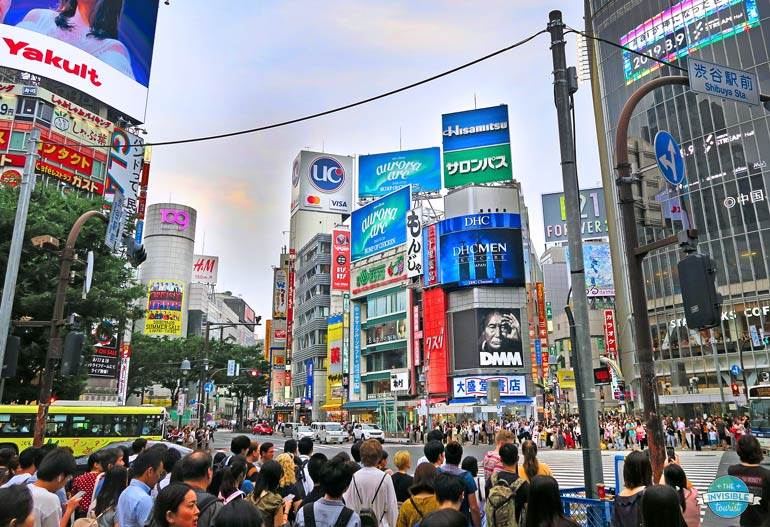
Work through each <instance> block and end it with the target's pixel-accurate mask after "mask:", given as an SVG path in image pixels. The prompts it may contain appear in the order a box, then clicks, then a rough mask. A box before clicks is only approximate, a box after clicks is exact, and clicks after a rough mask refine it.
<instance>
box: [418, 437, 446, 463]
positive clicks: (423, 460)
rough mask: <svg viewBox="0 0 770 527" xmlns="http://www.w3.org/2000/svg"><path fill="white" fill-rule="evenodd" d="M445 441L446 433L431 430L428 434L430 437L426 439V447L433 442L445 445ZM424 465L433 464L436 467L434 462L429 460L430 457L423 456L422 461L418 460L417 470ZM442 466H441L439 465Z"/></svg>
mask: <svg viewBox="0 0 770 527" xmlns="http://www.w3.org/2000/svg"><path fill="white" fill-rule="evenodd" d="M443 440H444V433H443V432H442V431H441V430H435V429H434V430H431V431H430V432H428V437H427V438H426V439H425V445H426V446H427V444H428V443H430V442H431V441H438V442H439V443H441V444H442V445H443ZM423 453H425V449H424V447H423ZM422 463H432V464H434V465H435V463H434V462H433V461H430V460H428V457H427V456H425V455H423V456H422V457H421V458H420V459H418V460H417V464H416V465H415V468H417V467H419V466H420V465H421V464H422ZM437 466H440V465H437Z"/></svg>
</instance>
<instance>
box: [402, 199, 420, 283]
mask: <svg viewBox="0 0 770 527" xmlns="http://www.w3.org/2000/svg"><path fill="white" fill-rule="evenodd" d="M421 274H422V209H421V208H418V209H410V210H409V212H407V214H406V275H407V276H408V277H409V278H412V277H414V276H420V275H421Z"/></svg>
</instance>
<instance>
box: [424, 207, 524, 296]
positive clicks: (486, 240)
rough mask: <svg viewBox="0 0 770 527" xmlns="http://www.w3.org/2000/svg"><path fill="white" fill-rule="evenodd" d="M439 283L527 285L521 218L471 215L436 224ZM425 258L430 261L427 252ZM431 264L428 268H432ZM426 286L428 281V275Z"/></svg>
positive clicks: (461, 285)
mask: <svg viewBox="0 0 770 527" xmlns="http://www.w3.org/2000/svg"><path fill="white" fill-rule="evenodd" d="M436 229H437V233H436V236H435V237H436V245H437V247H436V250H435V253H436V258H437V260H438V261H437V264H438V265H437V267H438V281H437V283H439V284H444V285H448V286H458V287H463V286H474V285H507V286H514V287H523V286H524V282H525V280H524V254H523V253H524V250H523V245H522V239H521V217H520V216H519V215H518V214H511V213H488V214H470V215H467V216H458V217H455V218H449V219H446V220H442V221H440V222H438V223H437V224H436ZM424 254H425V256H424V258H426V259H427V258H429V257H430V256H429V251H426V252H425V253H424ZM428 265H429V262H428V261H425V262H424V266H425V268H428ZM425 285H426V286H429V285H432V284H430V283H429V282H428V278H427V275H426V282H425Z"/></svg>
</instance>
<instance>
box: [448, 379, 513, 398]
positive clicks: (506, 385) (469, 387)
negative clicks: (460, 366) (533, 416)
mask: <svg viewBox="0 0 770 527" xmlns="http://www.w3.org/2000/svg"><path fill="white" fill-rule="evenodd" d="M491 382H497V383H498V384H499V385H500V396H501V397H525V396H526V395H527V381H526V378H525V377H524V375H472V376H471V375H469V376H463V377H455V378H454V379H452V386H453V394H454V396H455V397H486V396H487V391H488V389H489V388H488V387H489V383H491Z"/></svg>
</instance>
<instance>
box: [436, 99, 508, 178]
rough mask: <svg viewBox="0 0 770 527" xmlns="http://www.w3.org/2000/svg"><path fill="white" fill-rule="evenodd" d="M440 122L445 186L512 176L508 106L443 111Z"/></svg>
mask: <svg viewBox="0 0 770 527" xmlns="http://www.w3.org/2000/svg"><path fill="white" fill-rule="evenodd" d="M441 125H442V132H441V134H442V135H443V146H444V161H443V169H444V186H445V187H447V188H453V187H459V186H461V185H468V184H477V183H491V182H494V181H506V180H509V179H511V178H512V177H513V172H512V170H511V144H510V143H511V139H510V134H509V131H508V106H507V105H505V104H502V105H500V106H492V107H489V108H479V109H477V110H468V111H464V112H455V113H448V114H444V115H442V116H441Z"/></svg>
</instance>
